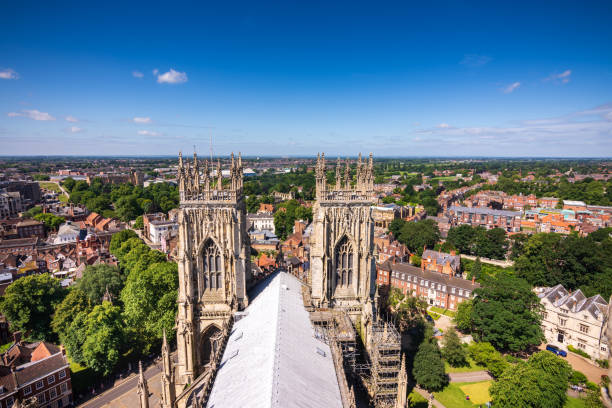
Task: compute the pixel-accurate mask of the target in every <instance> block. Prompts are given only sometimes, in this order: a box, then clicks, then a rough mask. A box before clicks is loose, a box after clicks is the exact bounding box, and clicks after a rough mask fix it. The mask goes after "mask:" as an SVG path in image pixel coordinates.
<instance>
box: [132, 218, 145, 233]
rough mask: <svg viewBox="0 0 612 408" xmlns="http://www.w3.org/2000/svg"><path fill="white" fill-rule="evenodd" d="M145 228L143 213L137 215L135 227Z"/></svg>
mask: <svg viewBox="0 0 612 408" xmlns="http://www.w3.org/2000/svg"><path fill="white" fill-rule="evenodd" d="M143 228H144V223H143V220H142V215H139V216H138V217H136V221H134V229H139V230H141V229H143Z"/></svg>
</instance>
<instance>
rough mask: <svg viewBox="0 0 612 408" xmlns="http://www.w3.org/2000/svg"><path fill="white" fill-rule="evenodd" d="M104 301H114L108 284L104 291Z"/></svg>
mask: <svg viewBox="0 0 612 408" xmlns="http://www.w3.org/2000/svg"><path fill="white" fill-rule="evenodd" d="M102 302H110V303H111V304H112V303H113V295H112V294H111V293H110V292H109V290H108V285H106V290H105V291H104V295H103V296H102Z"/></svg>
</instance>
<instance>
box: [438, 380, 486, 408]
mask: <svg viewBox="0 0 612 408" xmlns="http://www.w3.org/2000/svg"><path fill="white" fill-rule="evenodd" d="M491 383H492V381H482V382H476V383H450V384H449V385H448V387H446V388H445V389H444V390H443V391H442V392H435V393H434V396H435V397H436V399H437V400H438V401H440V402H441V403H442V405H444V406H446V407H453V408H471V407H477V406H478V405H479V404H484V403H486V402H487V401H488V398H489V386H490V385H491ZM464 388H465V390H466V392H468V395H469V396H470V400H469V401H468V400H466V399H465V396H466V394H465V393H464V391H463V389H464ZM485 399H486V400H485ZM475 402H476V403H475Z"/></svg>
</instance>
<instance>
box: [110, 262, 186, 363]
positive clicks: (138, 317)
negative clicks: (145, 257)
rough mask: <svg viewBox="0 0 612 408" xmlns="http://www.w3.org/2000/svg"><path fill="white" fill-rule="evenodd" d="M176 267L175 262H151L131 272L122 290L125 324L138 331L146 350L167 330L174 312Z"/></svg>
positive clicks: (171, 327) (172, 319) (171, 328)
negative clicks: (143, 268)
mask: <svg viewBox="0 0 612 408" xmlns="http://www.w3.org/2000/svg"><path fill="white" fill-rule="evenodd" d="M177 292H178V269H177V265H176V263H174V262H161V263H154V264H152V265H150V266H149V267H148V268H147V269H146V270H144V271H143V272H135V271H132V272H130V274H129V276H128V278H127V282H126V285H125V288H124V289H123V291H121V300H122V301H123V304H124V314H125V318H126V322H127V324H128V325H129V326H130V327H132V328H134V329H135V330H136V332H137V333H138V334H139V337H140V338H141V340H142V343H143V345H144V347H145V349H146V350H147V352H148V351H149V350H150V348H151V347H152V346H154V345H156V344H157V343H158V342H159V341H160V340H161V338H162V332H163V329H165V330H166V332H168V333H170V332H172V330H173V327H174V318H175V316H176V313H177V309H176V297H177Z"/></svg>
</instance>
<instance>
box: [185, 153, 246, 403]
mask: <svg viewBox="0 0 612 408" xmlns="http://www.w3.org/2000/svg"><path fill="white" fill-rule="evenodd" d="M210 167H212V163H209V162H208V161H205V162H204V164H203V166H202V168H201V167H200V163H199V161H198V159H197V157H196V155H195V153H194V155H193V163H192V164H189V163H186V162H183V158H182V156H181V155H180V154H179V166H178V176H177V178H178V184H179V193H180V206H179V214H178V222H179V244H178V273H179V293H178V316H177V327H176V328H177V335H176V336H177V350H178V364H177V367H176V371H177V375H176V389H177V393H178V392H180V391H182V390H183V388H184V386H185V385H186V384H190V383H192V382H193V381H194V379H196V378H197V377H198V375H200V374H201V373H202V372H203V368H204V366H205V365H206V364H207V363H208V362H209V360H210V356H211V354H212V352H213V350H212V348H213V347H214V344H213V342H212V341H211V339H213V338H215V337H216V335H217V334H218V333H219V332H220V331H221V330H222V328H223V327H224V325H225V324H227V321H228V320H229V319H230V317H231V316H232V314H233V313H234V312H235V311H236V310H239V309H242V308H244V307H246V305H247V303H248V300H247V294H246V284H247V281H248V280H249V279H250V274H251V265H250V255H251V250H250V243H249V238H248V235H247V233H246V207H245V203H244V199H243V196H242V182H243V176H242V159H241V158H240V155H239V156H238V159H237V160H236V159H234V155H233V153H232V156H231V167H230V182H229V185H227V186H225V187H224V186H223V179H222V174H221V163H220V162H218V164H217V168H216V174H215V176H216V177H213V176H212V175H211V168H210ZM215 179H216V180H215Z"/></svg>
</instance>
